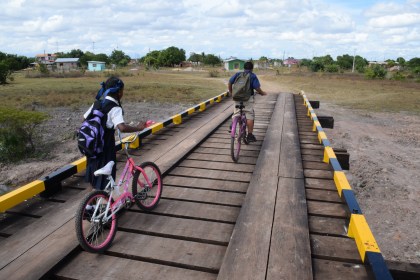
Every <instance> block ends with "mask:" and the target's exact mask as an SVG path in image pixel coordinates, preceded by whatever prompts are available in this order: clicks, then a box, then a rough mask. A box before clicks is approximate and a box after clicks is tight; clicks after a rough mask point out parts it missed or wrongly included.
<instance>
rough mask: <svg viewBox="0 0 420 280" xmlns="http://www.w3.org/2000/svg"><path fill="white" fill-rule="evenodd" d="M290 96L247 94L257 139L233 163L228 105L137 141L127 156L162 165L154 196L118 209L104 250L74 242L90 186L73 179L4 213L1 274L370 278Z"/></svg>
mask: <svg viewBox="0 0 420 280" xmlns="http://www.w3.org/2000/svg"><path fill="white" fill-rule="evenodd" d="M299 98H301V97H299V96H297V95H293V94H286V93H284V94H278V95H269V96H266V97H259V98H258V99H257V103H256V106H255V112H256V122H255V129H254V130H255V131H254V132H255V135H256V137H257V140H258V141H257V142H256V143H252V144H250V145H247V146H245V147H244V148H243V150H242V151H241V157H240V159H239V162H238V163H233V162H232V160H231V158H230V136H229V134H228V132H227V131H228V126H229V123H230V115H231V113H232V110H233V109H232V108H233V107H232V103H231V101H224V102H222V103H221V104H217V105H215V106H212V107H209V108H208V109H207V110H206V111H205V112H202V113H200V114H197V115H192V116H191V117H190V118H189V119H187V120H185V122H184V123H183V124H181V125H178V126H173V127H170V128H168V129H165V130H162V131H161V132H159V133H157V134H156V135H151V136H150V137H147V139H145V141H143V143H142V146H141V149H139V150H133V151H131V154H133V155H135V160H136V161H137V162H141V161H154V162H155V163H156V164H157V165H158V166H159V167H160V168H161V170H162V172H163V173H164V180H163V182H164V189H163V197H162V199H161V201H160V203H159V206H158V207H157V208H156V210H155V211H154V212H153V213H144V212H142V211H140V210H138V209H137V208H136V207H135V206H134V207H132V208H131V209H129V210H127V211H125V212H124V213H123V214H122V215H121V217H120V218H119V227H118V231H117V234H116V237H115V240H114V242H113V245H112V246H111V248H110V249H109V250H108V251H107V252H106V253H105V254H103V255H96V254H89V253H86V252H84V251H83V250H82V249H81V248H80V247H79V246H78V243H77V240H76V236H75V231H74V218H73V216H74V213H75V209H76V207H77V203H78V202H79V201H80V200H81V197H82V196H83V195H85V194H86V193H87V192H88V191H89V190H90V187H89V186H88V185H87V184H85V183H84V182H83V181H82V176H83V174H77V175H76V176H72V177H71V178H69V179H68V180H66V181H65V182H63V190H64V191H63V192H62V193H59V194H57V195H55V196H54V197H51V198H49V199H42V198H35V200H32V201H30V202H28V203H25V204H22V205H19V206H17V207H15V208H13V209H11V210H10V211H8V212H7V214H6V218H5V219H3V220H2V222H1V224H0V236H1V237H2V238H1V239H0V245H1V246H2V248H3V250H1V252H0V279H174V280H176V279H200V280H202V279H203V280H204V279H229V280H230V279H252V280H256V279H372V276H371V275H370V272H369V269H368V268H367V267H366V266H365V265H364V264H362V262H361V261H360V256H359V255H358V251H357V248H356V245H355V243H354V241H353V240H352V239H350V238H348V237H347V236H346V232H345V228H344V226H345V225H346V219H347V217H348V213H346V209H345V207H344V205H343V204H342V202H341V200H340V198H339V197H338V194H337V192H336V190H335V186H334V182H333V180H332V175H331V174H332V172H331V170H330V168H329V166H328V165H327V164H325V163H323V162H322V150H321V147H320V145H319V143H318V142H317V138H316V135H315V134H314V132H312V131H311V128H309V125H310V124H309V123H308V121H309V119H308V118H307V117H306V111H304V106H303V105H301V106H300V104H303V102H301V100H300V99H299ZM119 160H120V161H121V162H123V161H125V158H124V156H119ZM121 162H120V163H119V166H120V167H121V166H122V165H123V164H122V163H121Z"/></svg>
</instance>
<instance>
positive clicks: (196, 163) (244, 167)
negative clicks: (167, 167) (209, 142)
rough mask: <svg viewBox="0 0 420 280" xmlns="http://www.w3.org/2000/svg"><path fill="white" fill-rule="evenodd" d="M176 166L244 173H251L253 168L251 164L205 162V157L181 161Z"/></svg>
mask: <svg viewBox="0 0 420 280" xmlns="http://www.w3.org/2000/svg"><path fill="white" fill-rule="evenodd" d="M178 166H182V167H192V168H206V169H213V170H225V171H236V172H246V173H252V171H253V170H254V167H255V165H251V164H237V163H234V162H224V163H220V162H213V161H210V160H207V158H206V157H202V158H201V159H200V160H190V159H186V160H183V161H182V162H181V163H180V164H179V165H178Z"/></svg>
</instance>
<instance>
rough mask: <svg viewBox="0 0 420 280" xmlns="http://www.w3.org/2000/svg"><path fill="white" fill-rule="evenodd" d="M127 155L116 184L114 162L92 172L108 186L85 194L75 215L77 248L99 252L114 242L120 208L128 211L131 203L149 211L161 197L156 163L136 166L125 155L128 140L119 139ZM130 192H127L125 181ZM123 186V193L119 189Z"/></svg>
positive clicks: (129, 141)
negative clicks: (78, 246) (107, 181)
mask: <svg viewBox="0 0 420 280" xmlns="http://www.w3.org/2000/svg"><path fill="white" fill-rule="evenodd" d="M118 135H119V137H120V141H121V143H122V145H123V146H124V149H125V153H126V155H127V162H126V164H125V167H124V170H123V172H122V174H121V176H120V179H119V181H118V184H116V183H115V181H114V179H113V178H112V175H111V172H112V167H113V166H114V162H113V161H110V162H109V163H108V164H106V165H105V166H104V167H103V168H101V169H99V170H97V171H95V173H94V174H95V176H99V175H105V176H108V179H109V183H108V184H107V186H106V187H105V189H104V190H95V191H93V192H91V193H89V194H87V195H86V196H85V197H84V199H83V200H82V202H81V203H80V205H79V207H78V209H77V212H76V217H75V220H76V235H77V239H78V240H79V243H80V246H82V248H83V249H85V250H86V251H88V252H91V253H103V252H104V251H105V250H107V249H108V248H109V247H110V246H111V243H112V241H113V240H114V237H115V234H116V232H117V213H118V212H119V211H120V210H121V209H123V208H130V207H131V205H132V204H133V203H135V204H137V206H138V207H139V208H140V209H142V210H144V211H151V210H153V209H154V208H156V206H157V205H158V203H159V200H160V197H161V195H162V188H163V186H162V175H161V172H160V170H159V168H158V166H157V165H156V164H154V163H153V162H144V163H142V164H140V165H139V166H137V165H136V164H135V162H134V160H133V159H132V158H131V157H130V155H129V153H128V146H129V144H130V143H133V142H134V141H135V140H136V138H137V137H138V136H137V135H133V136H131V140H125V141H124V142H123V140H121V136H120V133H118ZM131 178H133V180H132V183H131V192H130V191H129V182H130V179H131ZM121 186H124V187H123V192H122V193H121V194H120V193H119V190H120V188H121ZM114 196H115V199H114Z"/></svg>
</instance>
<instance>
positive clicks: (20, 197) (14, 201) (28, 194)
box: [0, 92, 228, 213]
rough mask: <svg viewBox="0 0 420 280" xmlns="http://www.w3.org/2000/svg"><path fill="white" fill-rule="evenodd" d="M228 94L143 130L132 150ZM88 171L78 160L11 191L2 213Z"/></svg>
mask: <svg viewBox="0 0 420 280" xmlns="http://www.w3.org/2000/svg"><path fill="white" fill-rule="evenodd" d="M227 95H228V92H224V93H221V94H219V95H217V96H215V97H213V98H210V99H208V100H206V101H204V102H202V103H199V104H197V105H195V106H193V107H191V108H189V109H186V110H185V111H182V112H181V113H179V114H176V115H174V116H172V117H170V118H168V119H167V120H165V121H163V122H158V123H155V124H153V125H151V126H150V127H148V128H146V129H144V130H142V131H141V132H139V133H138V136H139V137H138V138H137V140H136V141H135V142H133V143H131V144H130V148H137V147H139V146H140V145H141V144H140V143H141V139H142V138H145V137H146V136H148V135H150V134H154V133H156V132H158V131H159V130H161V129H163V128H164V127H167V126H169V125H171V124H175V125H178V124H181V123H182V118H184V117H186V116H188V115H191V114H193V113H194V112H197V111H199V112H202V111H204V110H206V107H207V106H208V105H211V104H213V103H214V102H217V103H219V102H221V101H222V98H223V97H226V96H227ZM116 148H117V150H118V151H119V150H120V149H121V148H122V144H121V143H117V144H116ZM85 169H86V157H83V158H81V159H78V160H76V161H74V162H72V163H70V164H68V165H66V166H64V167H62V168H60V169H58V170H56V171H54V172H52V173H50V174H49V175H47V176H45V177H44V178H41V179H39V180H35V181H33V182H31V183H29V184H26V185H24V186H22V187H19V188H17V189H15V190H13V191H10V192H8V193H6V194H4V195H2V196H0V213H1V212H5V211H7V210H8V209H10V208H12V207H14V206H16V205H18V204H20V203H22V202H23V201H25V200H27V199H30V198H32V197H33V196H35V195H37V194H41V195H42V194H44V195H46V196H48V194H49V193H53V192H55V189H56V188H57V186H60V182H61V181H62V180H64V179H66V178H68V177H70V176H72V175H74V174H77V173H79V172H81V171H83V170H85Z"/></svg>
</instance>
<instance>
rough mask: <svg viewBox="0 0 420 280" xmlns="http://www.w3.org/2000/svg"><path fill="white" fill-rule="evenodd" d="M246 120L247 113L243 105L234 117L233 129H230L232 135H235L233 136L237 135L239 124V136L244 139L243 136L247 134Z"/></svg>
mask: <svg viewBox="0 0 420 280" xmlns="http://www.w3.org/2000/svg"><path fill="white" fill-rule="evenodd" d="M241 105H242V104H241ZM246 122H247V119H246V115H245V113H244V112H243V111H242V106H240V107H239V115H237V116H235V117H234V118H233V121H232V129H231V131H230V136H231V137H233V138H234V137H235V132H236V126H237V125H238V124H239V125H240V128H239V135H238V138H239V139H242V137H244V136H245V134H246Z"/></svg>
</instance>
